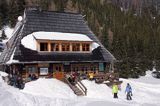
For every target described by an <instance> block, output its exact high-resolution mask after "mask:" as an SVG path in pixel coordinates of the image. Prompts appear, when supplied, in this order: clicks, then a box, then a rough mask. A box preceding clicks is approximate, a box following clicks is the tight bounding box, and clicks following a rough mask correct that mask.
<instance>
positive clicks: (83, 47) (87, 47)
mask: <svg viewBox="0 0 160 106" xmlns="http://www.w3.org/2000/svg"><path fill="white" fill-rule="evenodd" d="M82 51H90V45H89V44H86V43H84V44H82Z"/></svg>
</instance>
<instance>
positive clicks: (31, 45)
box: [21, 34, 37, 50]
mask: <svg viewBox="0 0 160 106" xmlns="http://www.w3.org/2000/svg"><path fill="white" fill-rule="evenodd" d="M21 43H22V45H23V46H24V47H26V48H28V49H31V50H37V47H36V40H35V38H34V37H33V35H32V34H30V35H27V36H25V37H24V38H23V39H22V40H21Z"/></svg>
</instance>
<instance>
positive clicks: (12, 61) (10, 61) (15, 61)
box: [6, 47, 19, 64]
mask: <svg viewBox="0 0 160 106" xmlns="http://www.w3.org/2000/svg"><path fill="white" fill-rule="evenodd" d="M15 50H16V47H15V48H14V51H13V53H12V56H11V57H10V60H9V61H8V62H7V63H6V64H11V63H18V62H19V61H18V60H14V59H13V56H14V53H15Z"/></svg>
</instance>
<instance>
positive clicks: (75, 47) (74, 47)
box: [72, 43, 80, 51]
mask: <svg viewBox="0 0 160 106" xmlns="http://www.w3.org/2000/svg"><path fill="white" fill-rule="evenodd" d="M72 51H80V44H79V43H73V44H72Z"/></svg>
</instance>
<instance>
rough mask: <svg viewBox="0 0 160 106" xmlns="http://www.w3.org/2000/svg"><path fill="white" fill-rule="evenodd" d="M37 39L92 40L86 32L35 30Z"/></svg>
mask: <svg viewBox="0 0 160 106" xmlns="http://www.w3.org/2000/svg"><path fill="white" fill-rule="evenodd" d="M32 34H33V35H34V37H35V38H36V39H42V40H67V41H92V40H91V39H90V38H89V37H88V36H86V35H84V34H76V33H61V32H34V33H32Z"/></svg>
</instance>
